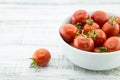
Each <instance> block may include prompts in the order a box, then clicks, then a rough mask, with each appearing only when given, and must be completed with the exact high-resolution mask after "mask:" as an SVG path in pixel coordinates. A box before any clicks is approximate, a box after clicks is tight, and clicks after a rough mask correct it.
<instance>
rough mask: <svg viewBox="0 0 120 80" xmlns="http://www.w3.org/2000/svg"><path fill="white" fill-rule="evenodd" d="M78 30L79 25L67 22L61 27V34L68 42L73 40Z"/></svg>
mask: <svg viewBox="0 0 120 80" xmlns="http://www.w3.org/2000/svg"><path fill="white" fill-rule="evenodd" d="M76 31H77V27H76V26H74V25H72V24H65V25H63V26H62V27H60V35H61V36H62V38H63V40H65V41H66V42H68V43H69V42H72V41H73V39H74V37H75V34H76Z"/></svg>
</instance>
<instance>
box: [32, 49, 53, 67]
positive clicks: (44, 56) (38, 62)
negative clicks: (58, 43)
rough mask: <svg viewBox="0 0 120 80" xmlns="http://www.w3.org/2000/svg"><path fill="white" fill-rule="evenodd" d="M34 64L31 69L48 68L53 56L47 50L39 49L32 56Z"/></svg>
mask: <svg viewBox="0 0 120 80" xmlns="http://www.w3.org/2000/svg"><path fill="white" fill-rule="evenodd" d="M31 59H32V63H31V65H30V67H31V68H32V67H34V68H36V67H39V66H46V65H47V64H48V62H49V61H50V59H51V54H50V52H49V51H48V50H47V49H44V48H41V49H38V50H37V51H36V52H35V53H34V54H33V56H32V58H31Z"/></svg>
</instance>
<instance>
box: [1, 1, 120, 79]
mask: <svg viewBox="0 0 120 80" xmlns="http://www.w3.org/2000/svg"><path fill="white" fill-rule="evenodd" d="M119 4H120V1H119V0H114V1H113V0H106V1H104V0H98V1H94V2H93V1H90V0H76V1H75V0H0V80H119V79H120V67H118V68H115V69H112V70H108V71H91V70H86V69H83V68H80V67H78V66H76V65H74V64H72V63H71V62H70V61H68V60H67V59H66V58H65V57H64V56H63V54H62V50H61V47H62V43H61V41H60V38H59V34H58V31H59V27H60V26H61V25H62V23H63V21H64V20H65V18H67V17H68V16H70V15H72V14H73V12H74V11H75V10H78V9H85V10H87V11H94V10H104V11H106V12H110V13H113V12H114V13H115V14H120V11H119V7H120V6H119ZM43 47H44V48H47V49H48V50H50V52H51V55H52V59H51V61H50V63H49V64H48V65H47V66H46V67H44V68H40V69H38V70H34V69H30V68H29V64H30V62H31V61H30V60H29V59H28V58H29V57H31V56H32V54H33V53H34V51H35V50H36V49H39V48H43Z"/></svg>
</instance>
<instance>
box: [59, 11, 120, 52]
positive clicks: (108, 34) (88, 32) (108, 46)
mask: <svg viewBox="0 0 120 80" xmlns="http://www.w3.org/2000/svg"><path fill="white" fill-rule="evenodd" d="M59 32H60V35H61V37H62V38H63V40H64V41H65V42H67V43H68V44H69V45H71V46H73V47H75V48H77V49H80V50H84V51H89V52H97V53H103V52H113V51H118V50H120V37H119V34H120V18H119V17H118V16H115V15H112V16H110V15H109V14H108V13H106V12H105V11H101V10H97V11H94V12H93V13H92V14H91V15H90V14H89V13H88V12H87V11H86V10H77V11H75V12H74V13H73V15H72V16H71V22H70V23H66V24H64V25H62V26H61V27H60V30H59Z"/></svg>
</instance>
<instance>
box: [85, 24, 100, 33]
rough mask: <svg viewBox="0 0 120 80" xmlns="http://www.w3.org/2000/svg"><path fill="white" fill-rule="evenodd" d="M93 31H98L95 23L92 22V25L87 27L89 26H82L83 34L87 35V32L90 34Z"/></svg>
mask: <svg viewBox="0 0 120 80" xmlns="http://www.w3.org/2000/svg"><path fill="white" fill-rule="evenodd" d="M93 29H100V27H99V25H98V24H97V23H95V22H93V24H92V25H89V24H85V25H84V33H85V34H86V33H88V32H91V31H92V30H93Z"/></svg>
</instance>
